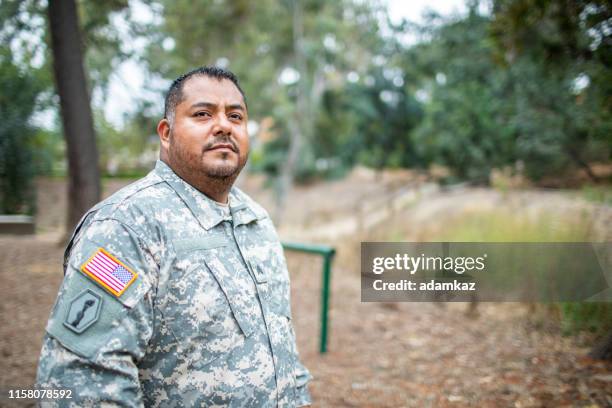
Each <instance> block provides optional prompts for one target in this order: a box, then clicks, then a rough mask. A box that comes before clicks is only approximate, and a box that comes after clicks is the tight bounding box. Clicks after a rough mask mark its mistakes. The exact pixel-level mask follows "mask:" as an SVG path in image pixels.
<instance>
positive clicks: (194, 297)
mask: <svg viewBox="0 0 612 408" xmlns="http://www.w3.org/2000/svg"><path fill="white" fill-rule="evenodd" d="M177 259H178V260H177V263H176V268H174V269H173V271H172V272H171V276H170V279H169V283H168V289H167V293H166V296H165V302H164V305H163V308H162V314H163V316H164V320H165V321H166V322H167V324H168V327H169V328H170V330H171V331H172V334H173V336H174V338H175V339H176V340H177V343H178V344H179V347H181V348H182V349H183V350H185V351H191V352H195V353H198V354H199V355H200V356H201V357H202V358H203V359H204V360H212V359H215V358H216V357H219V356H220V355H222V354H224V353H225V354H226V353H228V351H231V350H232V349H235V348H237V347H240V346H241V345H244V342H245V340H246V338H248V337H249V336H251V335H252V333H253V331H254V325H255V322H256V320H255V317H256V315H257V313H258V311H259V309H258V304H257V299H256V294H255V293H256V291H255V288H254V287H253V283H252V280H251V281H250V282H249V279H248V278H249V275H248V272H247V271H246V269H245V268H244V265H242V263H241V262H240V259H239V258H238V256H237V255H236V254H233V253H231V252H230V251H228V250H227V248H223V247H220V248H212V249H210V248H208V249H190V250H188V251H182V252H181V253H179V254H178V255H177ZM249 283H250V285H249Z"/></svg>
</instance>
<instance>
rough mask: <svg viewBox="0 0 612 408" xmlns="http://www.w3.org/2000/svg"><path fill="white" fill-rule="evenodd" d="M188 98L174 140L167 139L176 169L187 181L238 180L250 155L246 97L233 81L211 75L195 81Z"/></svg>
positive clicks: (179, 112)
mask: <svg viewBox="0 0 612 408" xmlns="http://www.w3.org/2000/svg"><path fill="white" fill-rule="evenodd" d="M182 94H183V99H182V101H181V102H180V103H179V104H178V105H177V106H176V110H175V114H174V120H173V121H172V123H171V124H170V133H169V138H168V139H167V140H166V141H164V139H163V138H162V146H163V148H164V149H166V151H167V153H168V161H169V165H170V167H172V168H173V169H174V170H175V171H177V173H178V174H179V175H181V177H183V178H185V179H186V180H187V181H192V180H199V179H201V177H202V176H207V177H209V178H216V179H224V178H235V176H237V175H238V173H240V170H242V168H243V167H244V165H245V164H246V161H247V158H248V154H249V135H248V132H247V118H248V117H247V111H246V106H245V103H244V99H243V97H242V94H241V93H240V91H239V90H238V88H236V86H235V85H234V84H233V83H232V82H231V81H229V80H227V79H222V80H217V79H215V78H209V77H206V76H193V77H191V78H189V79H188V80H187V82H185V83H184V84H183V91H182Z"/></svg>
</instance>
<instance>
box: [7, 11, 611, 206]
mask: <svg viewBox="0 0 612 408" xmlns="http://www.w3.org/2000/svg"><path fill="white" fill-rule="evenodd" d="M78 5H79V16H80V18H81V32H82V36H83V39H82V43H83V47H84V55H85V65H86V72H87V76H88V78H87V83H88V84H89V93H90V95H91V102H92V106H93V111H94V117H95V119H96V120H95V126H96V130H97V133H98V136H97V138H98V144H99V150H100V168H101V170H102V172H103V173H104V174H110V175H118V174H139V173H143V172H145V171H146V170H147V169H148V168H150V166H151V163H152V161H153V160H154V158H155V157H154V156H155V136H154V135H155V132H154V124H155V123H156V121H157V120H158V118H159V117H160V115H161V107H162V100H163V92H164V91H165V88H166V87H167V85H168V84H169V81H171V80H172V79H173V78H175V77H177V76H178V75H180V74H181V73H183V72H185V71H187V70H189V69H191V68H193V67H195V66H198V65H203V64H216V65H220V66H224V67H227V68H229V69H231V70H232V71H234V72H236V73H237V74H238V76H239V77H240V78H241V80H242V85H243V87H244V89H245V91H246V94H247V96H248V97H249V111H250V119H251V123H250V129H251V133H252V135H254V136H255V140H254V143H253V145H254V149H253V152H252V163H251V170H252V171H262V172H264V173H266V174H267V175H268V176H270V177H271V180H277V183H276V185H277V186H278V187H279V188H278V192H279V196H280V197H282V196H283V195H284V194H286V191H287V189H288V188H289V187H290V185H291V184H292V183H293V182H294V181H297V182H301V181H308V180H311V179H313V178H325V177H337V176H341V175H342V174H344V173H345V172H346V171H347V170H348V169H350V168H351V167H352V166H355V165H357V164H361V165H366V166H369V167H373V168H384V167H404V168H422V169H427V168H428V167H430V166H431V165H432V164H437V165H442V166H444V167H445V168H447V169H448V170H449V173H448V179H449V181H452V180H457V181H460V180H467V181H470V182H477V183H485V184H486V183H488V182H489V176H490V173H491V170H492V169H501V168H508V169H510V170H511V171H512V172H518V173H521V174H522V175H525V176H526V177H527V178H529V179H531V180H533V181H535V182H536V183H537V182H542V180H547V177H549V176H555V177H558V176H560V175H562V174H564V173H570V172H572V171H575V169H582V170H583V171H584V172H585V173H586V174H587V175H588V177H590V178H591V179H592V180H593V181H597V178H598V177H597V175H596V174H595V173H594V172H593V170H592V168H591V164H592V163H594V162H608V161H609V160H610V146H611V145H612V143H611V141H612V140H611V137H612V136H611V135H612V128H611V127H612V125H611V123H612V120H611V116H610V115H611V114H610V105H611V95H612V90H611V89H610V88H611V86H612V85H610V84H611V83H612V81H611V79H612V78H611V77H610V76H611V74H610V69H609V68H610V60H611V59H612V56H611V55H612V53H611V50H610V47H611V40H610V30H611V28H610V4H609V2H607V1H602V0H600V1H569V0H568V1H562V2H556V1H544V2H538V1H532V0H496V1H492V2H484V1H482V2H479V1H471V2H468V6H467V10H468V11H467V12H466V13H464V14H460V15H454V16H451V17H441V16H439V15H436V14H435V13H430V14H429V15H428V16H427V17H426V18H425V19H424V20H423V22H422V23H421V24H420V25H417V24H414V23H410V22H406V21H404V23H402V24H399V25H394V24H392V23H391V22H390V21H391V20H390V19H389V17H388V15H387V10H386V8H385V7H384V4H382V3H378V2H372V3H367V2H355V1H349V0H344V1H338V2H324V1H315V0H309V1H297V0H284V1H281V2H271V1H261V2H255V3H254V2H248V1H232V2H228V1H213V0H209V1H208V0H204V1H198V2H191V1H165V0H160V1H156V2H148V3H146V4H145V3H143V2H139V1H131V2H128V1H127V0H117V1H112V2H100V1H93V0H89V1H80V2H78ZM45 7H46V3H45V2H43V1H41V0H27V1H7V2H3V3H2V5H0V14H1V15H2V17H3V21H4V27H3V29H2V30H1V31H0V34H1V35H2V39H3V41H2V54H1V55H2V61H3V66H6V67H7V68H6V69H3V88H4V89H5V90H4V91H3V98H5V99H4V100H6V101H10V103H9V102H7V103H6V106H7V107H6V108H4V107H3V109H12V110H15V112H16V113H15V114H16V115H21V116H18V119H15V120H14V121H12V122H10V121H5V123H4V124H3V128H2V132H3V134H6V135H7V136H6V137H5V138H4V142H3V143H4V144H6V147H3V152H2V154H4V155H9V153H8V152H9V151H11V150H10V149H11V148H14V147H11V146H17V145H16V144H15V143H20V144H19V146H21V147H20V152H21V153H19V154H18V155H15V154H12V155H10V156H11V158H12V159H13V160H21V161H20V163H25V162H27V163H28V164H27V165H14V166H13V165H10V166H9V165H8V162H6V163H7V165H6V166H5V167H6V168H10V169H15V170H14V171H15V174H13V175H11V174H8V173H10V170H6V169H5V170H3V173H2V182H3V183H5V184H6V185H7V186H9V185H11V183H13V185H20V186H23V189H24V192H21V193H18V192H16V191H15V192H14V193H13V194H10V195H9V194H4V196H5V197H9V196H10V198H6V199H10V200H17V201H20V200H21V201H24V200H26V201H27V199H26V198H25V197H26V196H28V194H29V193H25V191H27V190H28V189H29V187H28V183H27V182H20V183H15V181H10V180H17V179H20V180H26V179H31V177H32V176H33V175H34V174H35V173H36V172H39V173H40V172H49V171H51V170H52V171H53V172H55V174H63V173H64V172H65V170H63V169H65V168H66V165H65V161H64V160H65V159H64V157H62V155H61V154H58V152H60V153H61V151H63V150H64V149H65V147H64V142H63V139H62V138H61V137H59V136H58V135H60V134H61V126H60V125H59V121H58V108H57V96H56V95H55V92H54V89H53V84H52V81H51V78H52V77H51V75H50V74H49V72H50V69H49V68H50V66H51V65H50V64H51V61H52V60H51V58H50V41H49V33H48V27H49V26H48V24H47V23H46V21H45ZM139 14H140V15H141V16H139ZM142 15H146V17H142ZM125 61H131V62H132V63H134V64H136V65H137V66H138V67H139V71H137V73H136V75H139V76H140V77H141V80H142V83H143V84H144V85H143V89H142V92H141V94H139V95H133V97H132V98H131V101H130V104H131V105H132V106H131V107H130V109H127V111H126V112H125V114H124V115H123V116H122V118H121V119H120V120H117V119H116V118H115V119H114V120H110V119H109V116H108V109H107V108H108V107H107V105H108V103H109V101H110V102H112V101H113V99H112V98H110V99H109V92H110V90H109V84H110V83H111V81H112V79H113V75H117V74H116V71H117V67H119V66H120V65H121V64H122V63H124V62H125ZM8 67H13V69H9V68H8ZM31 76H36V77H37V78H36V80H30V79H24V78H29V77H31ZM13 79H14V80H13ZM20 80H22V81H24V80H25V81H26V82H27V83H28V84H29V85H30V87H33V88H32V91H31V92H29V96H26V95H21V96H20V97H19V98H16V97H13V96H10V95H9V90H10V89H9V87H8V85H5V84H10V83H15V84H17V83H19V81H20ZM15 89H25V88H15ZM110 93H112V92H110ZM3 106H4V105H3ZM17 112H19V113H17ZM9 116H10V115H9ZM9 116H7V117H9ZM9 122H10V123H9ZM11 123H15V124H14V125H13V124H11ZM11 126H22V127H27V128H28V129H29V130H27V131H26V130H25V128H24V129H23V130H20V129H19V128H15V129H13V128H11ZM37 132H38V133H39V134H46V135H47V136H49V137H48V138H47V139H46V142H43V143H38V145H36V143H34V142H32V141H29V142H28V140H29V139H31V137H30V138H28V137H27V136H24V137H19V138H17V137H16V136H15V135H18V134H20V135H27V134H34V133H37ZM51 134H53V135H54V136H51ZM9 135H10V136H9ZM11 138H12V139H11ZM17 139H18V142H17V141H16V140H17ZM9 140H13V142H9ZM11 143H13V144H11ZM3 146H4V145H3ZM37 149H38V150H37ZM36 151H38V153H35V152H36ZM32 155H38V156H37V157H39V159H41V158H45V159H44V160H43V161H45V164H44V165H40V164H35V163H34V162H39V160H36V161H33V160H29V159H27V157H30V156H32ZM7 157H8V156H7ZM32 157H33V156H32ZM28 167H31V169H30V170H26V168H28ZM7 171H8V173H7ZM20 172H21V173H20ZM3 191H4V189H3ZM6 191H9V190H6ZM19 197H22V198H19ZM6 199H5V201H6ZM7 205H9V204H7ZM11 205H12V206H13V207H12V208H17V207H20V205H17V204H11ZM279 205H280V207H282V199H280V200H279ZM20 208H21V207H20ZM4 211H5V212H7V211H9V212H10V211H11V210H10V209H9V207H6V208H5V209H4ZM12 211H16V210H12Z"/></svg>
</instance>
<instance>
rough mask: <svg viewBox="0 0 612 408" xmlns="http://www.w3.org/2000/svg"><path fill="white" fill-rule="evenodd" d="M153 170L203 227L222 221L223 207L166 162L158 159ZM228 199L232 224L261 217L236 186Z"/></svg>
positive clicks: (244, 222)
mask: <svg viewBox="0 0 612 408" xmlns="http://www.w3.org/2000/svg"><path fill="white" fill-rule="evenodd" d="M153 172H154V173H155V174H157V175H158V176H159V177H161V178H162V179H163V180H164V181H166V183H168V185H169V186H170V187H171V188H172V189H173V190H174V191H175V192H176V194H178V196H179V197H180V198H181V200H183V201H184V202H185V204H186V205H187V207H189V209H190V210H191V212H192V213H193V215H194V216H195V217H196V218H197V219H198V221H199V222H200V224H201V225H202V227H204V229H206V230H209V229H211V228H212V227H214V226H216V225H217V224H219V223H220V222H222V221H223V219H224V218H225V214H224V212H223V208H221V206H220V205H219V204H218V203H216V202H215V201H214V200H212V199H211V198H209V197H208V196H206V195H205V194H203V193H201V192H200V191H199V190H197V189H196V188H195V187H193V186H192V185H191V184H189V183H187V182H186V181H185V180H183V179H182V178H180V177H179V176H178V175H177V174H176V173H175V172H174V171H173V170H172V169H171V168H170V166H168V165H167V164H166V163H164V162H163V161H161V160H158V161H157V163H156V164H155V170H153ZM228 199H229V206H230V213H231V215H232V219H233V222H234V226H237V225H240V224H248V223H250V222H252V221H255V220H257V219H261V218H262V214H261V212H260V211H258V210H257V209H256V208H254V206H253V203H252V201H251V200H250V199H248V197H247V196H246V194H244V193H243V192H241V191H240V190H239V189H237V188H236V187H232V189H231V190H230V193H229V198H228Z"/></svg>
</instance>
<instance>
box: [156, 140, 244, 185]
mask: <svg viewBox="0 0 612 408" xmlns="http://www.w3.org/2000/svg"><path fill="white" fill-rule="evenodd" d="M170 138H171V139H170V140H171V142H170V148H169V152H168V153H169V158H170V160H171V161H172V163H173V164H174V166H173V167H175V168H176V170H178V171H177V173H179V176H181V178H183V179H184V180H186V181H187V182H188V183H189V184H192V185H193V186H194V187H196V188H198V187H199V186H201V185H202V184H203V183H213V184H215V185H216V188H217V189H223V188H227V189H229V188H231V186H232V185H233V184H234V181H235V180H236V178H237V177H238V175H239V174H240V172H241V171H242V169H243V168H244V166H245V165H246V162H247V159H248V153H247V156H246V157H245V158H244V159H243V160H241V156H240V151H239V150H238V148H237V146H236V150H237V151H236V152H235V153H236V154H237V156H238V162H237V163H236V164H233V163H230V162H227V156H228V155H229V153H221V154H222V155H223V156H225V157H223V161H224V163H222V164H211V163H207V162H206V159H205V158H204V155H205V154H206V151H207V149H208V148H209V147H210V146H211V145H210V144H207V145H206V146H204V147H203V149H202V150H201V151H200V152H199V154H194V153H192V152H190V151H188V150H187V149H185V148H183V146H182V145H180V144H178V143H176V142H174V138H173V135H171V136H170ZM218 142H219V141H216V142H215V143H218ZM233 145H234V146H235V144H233ZM209 154H210V153H209Z"/></svg>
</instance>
